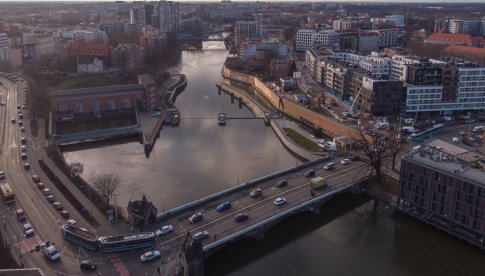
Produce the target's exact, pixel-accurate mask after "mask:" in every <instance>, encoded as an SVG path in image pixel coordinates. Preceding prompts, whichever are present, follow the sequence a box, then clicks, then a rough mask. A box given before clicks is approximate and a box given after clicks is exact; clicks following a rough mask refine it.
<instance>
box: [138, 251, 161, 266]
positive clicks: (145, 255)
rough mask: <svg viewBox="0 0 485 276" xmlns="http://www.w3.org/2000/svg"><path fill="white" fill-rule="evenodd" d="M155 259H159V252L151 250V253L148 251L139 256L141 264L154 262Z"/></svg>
mask: <svg viewBox="0 0 485 276" xmlns="http://www.w3.org/2000/svg"><path fill="white" fill-rule="evenodd" d="M156 258H160V251H158V250H153V251H148V252H145V253H143V254H142V255H141V256H140V261H141V262H142V263H146V262H149V261H151V260H155V259H156Z"/></svg>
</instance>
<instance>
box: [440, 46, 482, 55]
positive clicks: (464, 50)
mask: <svg viewBox="0 0 485 276" xmlns="http://www.w3.org/2000/svg"><path fill="white" fill-rule="evenodd" d="M442 53H446V54H450V53H460V54H469V55H475V56H477V57H483V58H485V48H478V47H470V46H461V45H452V46H448V47H446V48H445V49H443V51H442Z"/></svg>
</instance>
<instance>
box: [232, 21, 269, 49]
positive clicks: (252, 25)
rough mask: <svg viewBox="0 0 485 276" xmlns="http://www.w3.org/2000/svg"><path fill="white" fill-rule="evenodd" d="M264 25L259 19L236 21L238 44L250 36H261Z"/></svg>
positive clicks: (235, 30)
mask: <svg viewBox="0 0 485 276" xmlns="http://www.w3.org/2000/svg"><path fill="white" fill-rule="evenodd" d="M261 28H262V26H261V24H260V22H258V21H236V27H235V28H234V32H235V38H236V41H235V42H236V45H238V44H239V43H241V42H242V41H244V40H246V39H248V38H254V37H258V36H261V33H262V29H261Z"/></svg>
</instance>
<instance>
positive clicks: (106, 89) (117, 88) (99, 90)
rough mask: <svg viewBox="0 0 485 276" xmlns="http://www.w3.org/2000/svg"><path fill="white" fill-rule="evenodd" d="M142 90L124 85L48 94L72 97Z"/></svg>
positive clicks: (136, 86) (134, 85)
mask: <svg viewBox="0 0 485 276" xmlns="http://www.w3.org/2000/svg"><path fill="white" fill-rule="evenodd" d="M138 89H140V90H143V89H144V87H143V85H141V84H126V85H111V86H101V87H91V88H78V89H67V90H54V91H51V92H50V93H49V96H51V97H53V96H72V95H80V94H89V93H93V94H95V93H104V92H117V91H120V92H121V91H126V90H138Z"/></svg>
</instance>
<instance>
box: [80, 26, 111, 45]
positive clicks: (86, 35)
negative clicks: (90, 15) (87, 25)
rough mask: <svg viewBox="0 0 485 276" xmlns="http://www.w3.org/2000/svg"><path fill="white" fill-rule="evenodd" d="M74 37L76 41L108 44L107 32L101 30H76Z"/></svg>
mask: <svg viewBox="0 0 485 276" xmlns="http://www.w3.org/2000/svg"><path fill="white" fill-rule="evenodd" d="M73 37H74V39H76V40H83V41H97V42H101V43H104V44H108V36H107V35H106V32H105V31H100V30H96V29H93V30H74V31H73Z"/></svg>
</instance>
